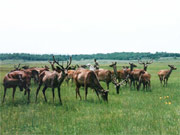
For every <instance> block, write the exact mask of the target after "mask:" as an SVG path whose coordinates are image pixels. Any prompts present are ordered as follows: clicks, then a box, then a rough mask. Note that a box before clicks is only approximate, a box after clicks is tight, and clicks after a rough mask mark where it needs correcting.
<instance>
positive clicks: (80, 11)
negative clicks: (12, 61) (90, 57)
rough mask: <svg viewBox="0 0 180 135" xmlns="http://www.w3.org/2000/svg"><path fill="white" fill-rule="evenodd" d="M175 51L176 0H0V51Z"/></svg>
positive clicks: (179, 47) (179, 27)
mask: <svg viewBox="0 0 180 135" xmlns="http://www.w3.org/2000/svg"><path fill="white" fill-rule="evenodd" d="M112 52H152V53H155V52H174V53H180V0H1V1H0V53H32V54H52V53H53V54H94V53H112Z"/></svg>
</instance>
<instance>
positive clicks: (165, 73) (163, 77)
mask: <svg viewBox="0 0 180 135" xmlns="http://www.w3.org/2000/svg"><path fill="white" fill-rule="evenodd" d="M168 66H169V67H170V70H168V69H167V70H160V71H159V72H158V76H159V80H160V82H161V85H162V81H163V82H164V84H163V86H165V85H166V86H167V83H168V79H169V77H170V75H171V73H172V71H173V70H176V69H177V68H176V67H175V66H174V65H168Z"/></svg>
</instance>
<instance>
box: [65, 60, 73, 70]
mask: <svg viewBox="0 0 180 135" xmlns="http://www.w3.org/2000/svg"><path fill="white" fill-rule="evenodd" d="M71 62H72V57H69V61H67V66H66V69H68V68H69V66H70V65H71Z"/></svg>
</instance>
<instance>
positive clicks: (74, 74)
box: [2, 56, 177, 104]
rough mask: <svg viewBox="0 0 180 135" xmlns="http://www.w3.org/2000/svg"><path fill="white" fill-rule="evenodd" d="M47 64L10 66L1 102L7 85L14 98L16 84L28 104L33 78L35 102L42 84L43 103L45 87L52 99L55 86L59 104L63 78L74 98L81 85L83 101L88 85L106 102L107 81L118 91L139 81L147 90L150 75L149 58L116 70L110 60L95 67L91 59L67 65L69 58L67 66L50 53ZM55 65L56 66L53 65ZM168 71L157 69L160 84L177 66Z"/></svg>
mask: <svg viewBox="0 0 180 135" xmlns="http://www.w3.org/2000/svg"><path fill="white" fill-rule="evenodd" d="M49 63H50V65H51V70H50V68H49V67H48V66H45V67H42V68H38V67H29V66H23V67H21V68H20V64H19V65H18V66H17V67H16V66H15V67H14V70H12V71H10V72H9V73H7V74H6V75H5V77H4V79H3V86H4V95H3V100H2V102H4V101H5V96H6V90H7V88H12V89H13V93H12V99H13V101H14V95H15V91H16V88H17V87H19V89H20V91H23V90H24V94H25V95H26V93H28V103H29V102H30V85H31V79H33V80H34V83H37V84H38V87H37V90H36V96H35V102H37V98H38V93H39V90H40V89H41V86H42V85H43V89H42V92H43V96H44V100H45V102H47V98H46V95H45V92H46V89H47V88H52V96H53V102H54V90H55V88H57V89H58V97H59V102H60V104H62V100H61V92H60V90H61V85H62V83H63V81H64V80H65V81H66V82H67V85H68V86H69V80H72V82H74V83H75V86H76V89H75V92H76V98H78V96H79V98H80V100H81V99H82V97H81V95H80V90H79V89H80V87H81V86H83V87H84V90H85V100H87V94H88V88H91V89H93V90H94V91H95V93H96V94H97V96H98V99H99V100H100V98H99V95H100V96H101V97H102V99H103V100H104V101H108V93H109V84H110V83H112V84H113V85H114V86H115V88H116V93H117V94H119V89H120V87H121V86H122V85H126V86H127V84H129V86H130V88H132V85H133V87H134V89H137V91H139V90H140V88H141V84H143V90H146V91H147V90H150V91H151V74H150V73H148V72H147V68H148V65H150V64H152V63H153V60H150V61H147V62H145V61H141V60H138V63H139V64H141V65H143V69H136V67H137V65H135V64H134V63H129V66H123V69H121V70H117V63H116V62H113V63H112V64H111V65H109V67H111V68H112V70H108V69H102V68H99V63H98V62H97V60H96V59H94V63H95V64H94V65H93V66H92V65H90V64H87V65H81V66H79V65H76V66H71V63H72V58H71V57H70V58H69V61H67V65H66V66H64V64H63V63H62V64H60V63H59V62H58V61H57V60H56V59H55V57H54V56H53V61H49ZM55 64H56V66H55ZM168 66H169V67H170V70H160V71H159V72H158V76H159V79H160V82H161V84H162V83H163V86H167V82H168V78H169V77H170V75H171V73H172V70H176V69H177V68H176V67H175V66H174V65H168ZM100 81H103V82H105V83H106V86H107V90H105V89H104V88H103V87H102V86H101V84H100Z"/></svg>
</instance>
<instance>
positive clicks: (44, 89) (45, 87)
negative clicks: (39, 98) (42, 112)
mask: <svg viewBox="0 0 180 135" xmlns="http://www.w3.org/2000/svg"><path fill="white" fill-rule="evenodd" d="M46 89H47V86H44V88H43V95H44V100H45V102H47V99H46V94H45V91H46Z"/></svg>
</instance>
